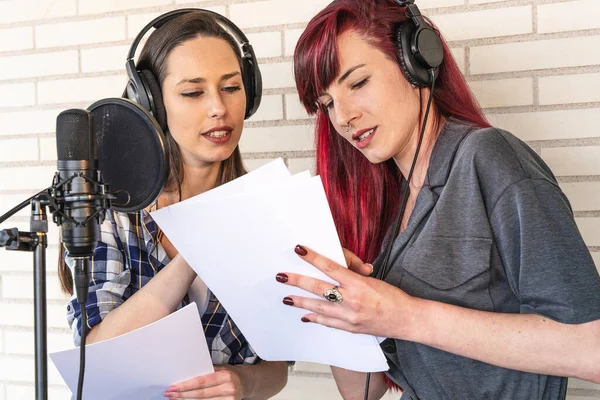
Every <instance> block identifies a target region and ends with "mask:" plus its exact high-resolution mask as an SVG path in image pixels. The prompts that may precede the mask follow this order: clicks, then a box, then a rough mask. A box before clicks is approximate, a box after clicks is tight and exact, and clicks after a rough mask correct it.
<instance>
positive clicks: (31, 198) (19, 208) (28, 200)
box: [0, 186, 52, 224]
mask: <svg viewBox="0 0 600 400" xmlns="http://www.w3.org/2000/svg"><path fill="white" fill-rule="evenodd" d="M50 189H52V186H50V187H49V188H47V189H44V190H42V191H41V192H39V193H36V194H34V195H33V196H31V197H30V198H28V199H27V200H25V201H24V202H22V203H21V204H19V205H18V206H16V207H13V208H12V209H11V210H10V211H9V212H7V213H6V214H4V215H3V216H1V217H0V224H1V223H3V222H4V221H6V220H7V219H9V218H10V217H12V216H13V215H15V214H16V213H18V212H19V211H21V210H22V209H24V208H25V207H27V204H29V203H31V200H33V199H35V198H36V197H37V196H39V195H40V194H42V193H45V192H47V191H48V190H50Z"/></svg>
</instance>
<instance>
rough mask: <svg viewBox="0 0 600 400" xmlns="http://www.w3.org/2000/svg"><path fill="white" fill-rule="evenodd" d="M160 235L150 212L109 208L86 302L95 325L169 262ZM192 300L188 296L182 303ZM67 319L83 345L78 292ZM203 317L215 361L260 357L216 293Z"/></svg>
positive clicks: (91, 323)
mask: <svg viewBox="0 0 600 400" xmlns="http://www.w3.org/2000/svg"><path fill="white" fill-rule="evenodd" d="M157 235H158V225H157V224H156V222H154V220H153V219H152V217H151V216H150V214H148V212H146V211H144V210H142V211H139V212H136V213H129V214H126V213H119V212H113V211H107V213H106V219H105V221H104V223H103V224H102V226H101V239H100V242H99V243H98V247H97V248H96V251H95V254H94V257H93V258H92V260H91V266H90V267H91V271H90V287H89V295H88V302H87V304H86V309H87V314H88V326H89V328H90V329H91V328H92V327H93V326H95V325H97V324H99V323H100V322H101V321H102V319H103V318H104V317H105V316H106V315H107V314H108V313H109V312H111V311H112V310H114V309H115V308H117V307H118V306H119V305H121V304H123V303H124V302H125V301H126V300H127V299H128V298H130V297H131V296H133V294H134V293H135V292H137V291H138V290H140V288H141V287H142V286H144V285H145V284H146V283H148V281H150V279H152V278H153V277H154V276H155V275H156V274H157V273H158V272H159V271H160V270H161V269H162V268H164V266H165V265H166V264H168V263H169V261H170V259H169V257H168V255H167V253H166V251H165V250H164V248H163V247H162V246H161V245H160V244H159V243H157ZM65 259H66V262H67V265H69V267H70V268H71V272H73V262H72V261H73V260H72V259H71V258H70V257H68V255H67V256H66V257H65ZM187 303H188V298H187V296H186V298H185V299H184V300H183V302H182V304H181V306H180V307H182V306H184V305H186V304H187ZM67 320H68V322H69V325H70V326H71V329H73V340H74V342H75V344H76V345H79V344H80V343H81V309H80V307H79V304H78V303H77V299H76V298H75V296H73V297H72V298H71V300H70V302H69V305H68V306H67ZM201 320H202V325H203V327H204V333H205V335H206V341H207V342H208V348H209V349H210V351H211V355H212V360H213V363H214V364H254V363H256V362H257V361H258V356H257V355H256V353H255V352H254V350H253V349H252V348H251V347H250V345H249V343H248V342H247V341H246V338H244V335H242V333H241V332H240V330H239V329H238V327H237V326H236V325H235V323H234V322H233V321H232V320H231V318H230V317H229V315H228V314H227V311H226V310H225V309H224V308H223V306H222V305H221V303H220V302H219V300H218V299H217V298H216V297H215V296H214V294H212V292H210V293H209V300H208V305H207V307H206V311H205V312H204V314H203V315H202V316H201Z"/></svg>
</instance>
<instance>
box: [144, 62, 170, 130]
mask: <svg viewBox="0 0 600 400" xmlns="http://www.w3.org/2000/svg"><path fill="white" fill-rule="evenodd" d="M139 75H140V78H141V80H142V84H143V85H144V90H146V93H147V95H148V98H149V99H150V104H151V106H150V110H149V111H150V112H151V113H152V115H153V116H154V118H156V121H158V124H159V125H160V127H161V128H162V130H163V132H166V130H167V111H166V110H165V105H164V103H163V98H162V92H161V90H160V85H159V84H158V81H157V80H156V78H155V77H154V74H152V72H150V71H149V70H147V69H143V70H141V71H139Z"/></svg>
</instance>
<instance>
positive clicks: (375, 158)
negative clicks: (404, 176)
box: [362, 150, 392, 164]
mask: <svg viewBox="0 0 600 400" xmlns="http://www.w3.org/2000/svg"><path fill="white" fill-rule="evenodd" d="M362 154H363V156H365V158H366V159H367V160H368V161H369V162H370V163H371V164H381V163H382V162H385V161H387V160H389V159H390V158H392V156H391V155H387V154H381V153H375V152H373V151H369V150H366V151H363V152H362Z"/></svg>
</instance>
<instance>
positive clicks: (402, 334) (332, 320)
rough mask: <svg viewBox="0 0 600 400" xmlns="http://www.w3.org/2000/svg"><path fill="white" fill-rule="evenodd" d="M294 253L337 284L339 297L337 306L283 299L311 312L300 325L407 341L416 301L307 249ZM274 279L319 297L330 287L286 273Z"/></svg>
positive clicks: (324, 302)
mask: <svg viewBox="0 0 600 400" xmlns="http://www.w3.org/2000/svg"><path fill="white" fill-rule="evenodd" d="M295 251H296V253H297V254H298V255H300V256H301V257H302V258H303V259H304V260H305V261H307V262H308V263H310V264H312V265H313V266H315V267H316V268H317V269H318V270H320V271H321V272H323V273H324V274H326V275H327V276H329V277H330V278H332V279H333V280H335V281H337V282H339V287H338V291H339V293H340V294H341V296H342V301H341V302H340V303H335V302H331V301H326V300H321V299H312V298H306V297H299V296H289V297H286V298H285V299H284V304H287V305H290V306H294V307H298V308H304V309H306V310H309V311H312V313H311V314H307V315H305V316H304V317H303V318H302V321H304V322H315V323H318V324H321V325H325V326H329V327H332V328H337V329H342V330H345V331H348V332H354V333H366V334H370V335H374V336H381V337H393V338H398V339H403V338H407V337H408V334H409V325H410V324H409V322H410V321H411V320H412V319H413V316H414V315H415V308H416V303H417V302H416V299H415V298H413V297H411V296H409V295H408V294H406V293H405V292H403V291H402V290H400V289H398V288H397V287H395V286H392V285H390V284H388V283H386V282H383V281H380V280H378V279H375V278H370V277H365V276H361V275H360V274H358V273H356V272H353V271H352V270H350V269H348V268H345V267H343V266H341V265H339V264H337V263H335V262H333V261H331V260H329V259H328V258H326V257H323V256H322V255H320V254H318V253H317V252H315V251H312V250H311V249H309V248H307V247H303V246H297V247H296V248H295ZM354 257H356V256H354ZM276 279H277V281H279V282H281V283H285V284H287V285H291V286H296V287H299V288H301V289H304V290H306V291H308V292H311V293H314V294H316V295H317V296H321V297H324V293H325V292H326V291H327V290H329V289H332V287H333V286H332V285H331V283H328V282H325V281H322V280H319V279H315V278H311V277H308V276H305V275H298V274H292V273H288V272H282V273H279V274H277V277H276Z"/></svg>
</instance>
